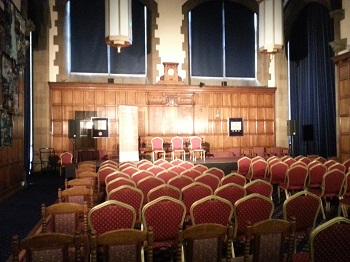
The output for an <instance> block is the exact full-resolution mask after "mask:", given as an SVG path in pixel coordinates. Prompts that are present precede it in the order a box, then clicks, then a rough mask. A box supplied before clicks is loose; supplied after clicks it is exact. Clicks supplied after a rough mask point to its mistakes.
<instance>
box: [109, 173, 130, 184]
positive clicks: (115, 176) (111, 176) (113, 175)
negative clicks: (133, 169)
mask: <svg viewBox="0 0 350 262" xmlns="http://www.w3.org/2000/svg"><path fill="white" fill-rule="evenodd" d="M120 177H123V178H127V179H130V176H129V175H128V174H126V173H124V172H123V171H115V172H113V173H110V174H109V175H107V176H106V179H105V182H106V186H107V185H108V183H109V182H110V181H112V180H114V179H116V178H120Z"/></svg>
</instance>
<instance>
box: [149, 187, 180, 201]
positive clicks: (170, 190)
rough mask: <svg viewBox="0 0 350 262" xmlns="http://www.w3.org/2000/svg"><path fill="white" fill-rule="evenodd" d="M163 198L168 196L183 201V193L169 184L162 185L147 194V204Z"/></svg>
mask: <svg viewBox="0 0 350 262" xmlns="http://www.w3.org/2000/svg"><path fill="white" fill-rule="evenodd" d="M162 196H168V197H172V198H175V199H179V200H181V199H182V192H181V190H180V189H178V188H177V187H174V186H171V185H168V184H162V185H159V186H157V187H155V188H152V189H151V190H150V191H149V192H148V194H147V202H150V201H153V200H155V199H157V198H158V197H162Z"/></svg>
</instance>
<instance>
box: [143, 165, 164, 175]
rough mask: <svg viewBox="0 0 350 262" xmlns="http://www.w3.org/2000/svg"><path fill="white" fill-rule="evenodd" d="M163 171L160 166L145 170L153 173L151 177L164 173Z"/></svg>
mask: <svg viewBox="0 0 350 262" xmlns="http://www.w3.org/2000/svg"><path fill="white" fill-rule="evenodd" d="M164 170H165V168H164V167H161V166H158V165H153V166H151V167H149V168H147V171H149V172H151V173H153V175H155V176H156V175H157V174H159V173H160V172H162V171H164Z"/></svg>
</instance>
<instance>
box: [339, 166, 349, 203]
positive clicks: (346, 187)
mask: <svg viewBox="0 0 350 262" xmlns="http://www.w3.org/2000/svg"><path fill="white" fill-rule="evenodd" d="M341 195H342V196H343V197H344V196H350V171H348V172H347V173H346V174H345V180H344V186H343V192H342V194H341Z"/></svg>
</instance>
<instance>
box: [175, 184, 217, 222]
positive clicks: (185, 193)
mask: <svg viewBox="0 0 350 262" xmlns="http://www.w3.org/2000/svg"><path fill="white" fill-rule="evenodd" d="M181 192H182V201H183V203H184V204H185V206H186V214H187V218H188V219H189V218H190V209H191V206H192V204H193V203H194V202H196V201H197V200H199V199H201V198H203V197H206V196H210V195H212V194H213V190H212V189H211V187H210V186H208V185H205V184H203V183H200V182H193V183H191V184H189V185H188V186H185V187H184V188H182V189H181Z"/></svg>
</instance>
